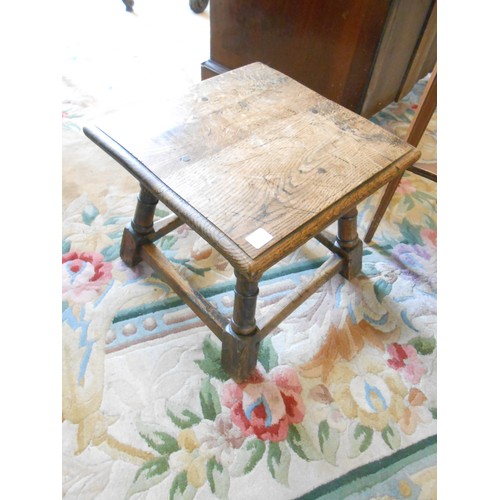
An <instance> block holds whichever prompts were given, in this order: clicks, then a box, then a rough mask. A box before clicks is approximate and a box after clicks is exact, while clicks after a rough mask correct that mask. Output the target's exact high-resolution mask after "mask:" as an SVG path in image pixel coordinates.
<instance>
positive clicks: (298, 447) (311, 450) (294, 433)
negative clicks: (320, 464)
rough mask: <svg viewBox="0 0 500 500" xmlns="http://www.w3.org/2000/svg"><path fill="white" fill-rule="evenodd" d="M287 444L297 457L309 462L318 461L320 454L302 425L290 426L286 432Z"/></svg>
mask: <svg viewBox="0 0 500 500" xmlns="http://www.w3.org/2000/svg"><path fill="white" fill-rule="evenodd" d="M288 444H289V445H290V448H292V450H293V451H294V452H295V453H297V455H298V456H299V457H300V458H302V459H304V460H307V461H308V462H310V461H311V460H320V459H321V458H322V456H321V454H320V453H319V452H318V450H317V449H316V448H315V447H314V445H313V442H312V440H311V437H310V436H309V434H308V433H307V431H306V429H305V428H304V426H303V425H301V424H298V425H291V426H290V429H289V431H288Z"/></svg>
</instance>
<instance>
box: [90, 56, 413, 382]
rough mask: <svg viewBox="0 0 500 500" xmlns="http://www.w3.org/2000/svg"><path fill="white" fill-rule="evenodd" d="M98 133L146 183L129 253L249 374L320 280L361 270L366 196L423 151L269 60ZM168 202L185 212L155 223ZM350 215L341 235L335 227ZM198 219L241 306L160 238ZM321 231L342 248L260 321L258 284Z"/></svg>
mask: <svg viewBox="0 0 500 500" xmlns="http://www.w3.org/2000/svg"><path fill="white" fill-rule="evenodd" d="M84 132H85V134H86V135H87V136H88V137H89V138H90V139H91V140H92V141H94V142H95V143H96V144H97V145H98V146H99V147H101V148H102V149H103V150H104V151H106V152H107V153H108V154H109V155H111V156H112V157H113V158H114V159H115V160H116V161H117V162H118V163H120V164H121V165H122V166H123V167H124V168H125V169H126V170H128V172H130V173H131V174H132V175H133V176H134V177H135V178H136V179H137V180H138V181H139V183H140V186H141V189H140V193H139V196H138V201H137V207H136V211H135V215H134V218H133V220H132V222H131V224H130V225H129V226H128V227H127V228H126V229H125V231H124V233H123V239H122V247H121V257H122V259H123V260H124V262H125V263H126V264H127V265H129V266H134V265H136V264H137V263H138V262H140V261H141V260H144V261H145V262H147V263H148V264H149V265H150V266H151V267H152V268H153V269H154V270H155V271H156V272H157V274H159V275H160V276H161V277H163V279H164V280H165V281H166V282H167V283H168V284H169V285H170V286H171V288H172V289H173V290H174V291H175V292H176V293H177V294H178V295H179V296H180V297H181V298H182V299H183V300H184V301H185V302H186V303H187V304H188V305H189V306H190V307H191V308H192V309H193V311H194V312H195V313H196V314H197V315H198V316H199V317H200V318H201V319H202V320H203V321H204V322H205V324H206V325H207V326H208V327H209V328H210V330H211V331H212V332H213V333H215V335H217V336H218V337H219V339H220V340H221V341H222V366H223V367H224V369H225V370H226V372H227V373H228V374H229V375H230V376H231V377H233V379H235V380H236V381H242V380H244V379H246V378H247V377H248V376H249V374H250V373H251V372H252V370H253V369H254V368H255V366H256V362H257V354H258V349H259V342H260V341H261V340H262V339H263V338H264V337H265V336H266V335H267V334H269V333H270V332H271V331H272V330H273V329H274V328H275V327H276V326H277V325H278V324H279V323H280V322H281V321H282V320H283V319H284V318H285V317H286V316H288V315H289V314H290V313H291V312H292V311H293V310H295V309H296V307H298V305H300V304H301V303H302V302H303V301H304V300H305V299H306V298H307V297H308V296H309V295H311V294H312V293H313V292H314V291H315V290H316V289H317V288H318V287H319V286H321V285H322V284H323V283H324V282H326V281H327V280H328V279H329V278H331V277H332V276H333V275H334V274H336V273H338V272H340V273H341V274H342V275H343V276H344V277H346V278H348V279H351V278H353V277H354V276H355V275H356V274H357V273H358V272H359V271H360V270H361V255H362V242H361V240H360V239H359V238H358V234H357V229H356V218H357V210H356V205H357V204H358V203H360V202H361V201H362V200H363V199H365V198H366V197H368V196H369V195H371V194H373V193H374V192H375V191H377V190H378V189H379V188H380V187H382V186H383V185H385V184H387V183H388V182H390V181H391V180H392V179H394V178H396V177H399V176H400V174H401V172H403V171H404V170H405V169H406V168H407V167H408V166H410V165H412V164H413V163H414V162H415V161H416V160H417V159H418V157H419V156H420V153H419V152H418V151H417V150H416V149H415V148H413V147H412V146H410V145H408V144H406V143H405V142H404V141H402V140H400V139H398V138H397V137H395V136H393V135H392V134H390V133H388V132H387V131H385V130H383V129H382V128H380V127H379V126H377V125H375V124H373V123H371V122H369V121H368V120H366V119H364V118H362V117H360V116H358V115H356V114H355V113H352V112H350V111H349V110H347V109H345V108H343V107H342V106H339V105H337V104H335V103H333V102H331V101H329V100H328V99H325V98H324V97H322V96H320V95H319V94H317V93H316V92H314V91H312V90H309V89H307V88H306V87H304V86H303V85H301V84H300V83H298V82H296V81H294V80H292V79H291V78H289V77H287V76H285V75H284V74H282V73H280V72H278V71H275V70H273V69H271V68H269V67H268V66H265V65H263V64H260V63H255V64H251V65H249V66H246V67H243V68H240V69H237V70H234V71H230V72H227V73H224V74H223V75H220V76H217V77H214V78H210V79H209V80H206V81H204V82H201V83H200V84H198V85H195V86H194V87H192V88H191V89H189V92H188V94H187V95H186V96H185V98H183V99H182V100H180V101H178V102H176V103H173V104H170V105H168V106H164V107H162V106H161V104H159V103H157V102H155V103H154V104H153V105H152V106H151V108H150V109H148V108H147V107H146V106H141V107H140V108H139V109H138V110H137V112H136V113H133V112H128V113H127V112H122V113H119V114H118V115H117V116H115V117H114V118H113V119H108V120H107V121H106V122H105V121H103V124H102V125H100V126H99V127H96V126H91V127H86V128H85V129H84ZM158 201H161V202H162V203H163V204H165V205H166V206H167V207H168V208H169V209H170V210H171V211H172V212H173V214H172V215H171V216H169V217H166V218H165V219H163V220H160V221H157V222H154V213H155V207H156V205H157V203H158ZM337 220H338V231H337V236H336V237H335V236H334V235H332V234H330V233H329V232H327V231H325V229H326V228H327V227H328V226H330V225H331V224H332V223H333V222H335V221H337ZM183 223H185V224H187V225H188V226H190V227H191V228H192V229H193V230H194V231H196V232H197V233H198V234H199V235H200V236H201V237H203V238H204V239H205V240H206V241H207V242H208V243H210V244H211V245H212V246H213V247H214V248H215V249H217V250H218V251H219V252H220V253H221V254H222V255H223V256H224V257H225V258H226V259H227V260H228V261H229V263H230V264H231V265H232V266H233V268H234V271H235V275H236V286H235V301H234V309H233V314H232V318H230V319H227V318H225V317H224V316H222V315H221V314H220V312H219V311H218V310H217V309H215V307H214V306H213V305H212V304H210V302H208V300H206V299H205V298H204V297H203V296H202V295H201V294H200V293H199V292H198V291H196V290H194V289H192V288H191V286H190V285H189V283H188V282H187V280H186V279H184V278H183V277H182V276H181V275H180V274H179V272H178V271H177V270H176V269H175V267H174V266H173V265H172V264H171V263H170V262H169V261H168V260H167V259H166V258H165V256H164V255H163V254H162V253H161V251H160V250H159V249H158V248H157V247H156V246H155V244H154V242H155V241H156V240H158V239H159V238H161V237H162V236H164V235H166V234H167V233H169V232H170V231H172V230H173V229H175V228H177V227H178V226H180V225H181V224H183ZM313 237H316V238H317V239H318V241H320V242H321V243H322V244H323V245H325V246H326V247H327V248H328V249H329V250H330V251H331V256H330V258H329V259H327V260H326V262H325V263H324V264H323V265H322V266H321V267H320V268H319V269H318V270H317V271H316V273H315V274H314V275H313V276H312V277H311V280H310V281H309V282H308V283H305V284H304V285H303V286H301V287H300V288H299V289H297V290H295V291H294V292H293V293H292V294H291V295H289V296H286V297H285V298H284V299H282V301H280V302H278V304H275V306H273V309H272V311H271V312H269V313H267V314H266V315H265V317H264V318H262V319H261V320H259V321H257V319H256V317H255V312H256V303H257V296H258V292H259V288H258V282H259V279H260V277H261V276H262V274H263V273H264V272H265V271H266V270H267V269H269V268H270V267H271V266H272V265H274V264H275V263H277V262H278V261H280V260H281V259H283V258H284V257H285V256H286V255H288V254H290V253H291V252H293V251H295V250H297V249H298V248H299V247H300V246H301V245H303V244H304V243H306V242H307V241H308V240H310V239H311V238H313Z"/></svg>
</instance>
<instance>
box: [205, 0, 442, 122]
mask: <svg viewBox="0 0 500 500" xmlns="http://www.w3.org/2000/svg"><path fill="white" fill-rule="evenodd" d="M210 31H211V34H210V59H209V60H208V61H206V62H204V63H202V78H208V77H210V76H213V75H215V74H220V73H222V72H224V71H226V70H227V69H234V68H237V67H240V66H244V65H246V64H249V63H252V62H256V61H260V62H263V63H265V64H268V65H269V66H271V67H273V68H276V69H277V70H279V71H282V72H283V73H285V74H287V75H289V76H290V77H292V78H294V79H295V80H297V81H299V82H301V83H303V84H304V85H306V86H307V87H309V88H310V89H312V90H315V91H316V92H318V93H319V94H321V95H323V96H325V97H327V98H329V99H332V100H333V101H335V102H337V103H339V104H341V105H342V106H345V107H347V108H348V109H350V110H352V111H355V112H356V113H359V114H361V115H362V116H365V117H370V116H372V115H374V114H375V113H376V112H377V111H379V110H380V109H382V108H384V107H385V106H386V105H387V104H389V103H391V102H393V101H395V100H398V99H399V98H400V97H403V96H404V95H405V94H406V93H407V92H408V91H409V90H410V89H411V87H412V86H413V85H414V84H415V83H416V82H417V81H418V80H419V79H420V78H423V77H424V76H425V75H426V74H428V73H430V72H431V71H432V68H433V67H434V64H435V62H436V1H435V0H293V1H289V0H211V2H210Z"/></svg>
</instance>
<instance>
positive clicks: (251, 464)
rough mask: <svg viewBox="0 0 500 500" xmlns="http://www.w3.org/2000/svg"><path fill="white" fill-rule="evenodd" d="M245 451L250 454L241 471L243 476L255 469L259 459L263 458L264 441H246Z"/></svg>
mask: <svg viewBox="0 0 500 500" xmlns="http://www.w3.org/2000/svg"><path fill="white" fill-rule="evenodd" d="M245 449H246V450H247V451H249V452H250V458H249V460H248V462H247V464H246V465H245V468H244V469H243V474H248V473H249V472H251V471H252V470H253V469H254V468H255V466H256V465H257V464H258V462H259V461H260V459H261V458H262V457H263V456H264V452H265V451H266V445H265V443H264V441H261V440H260V439H252V440H251V441H247V443H246V445H245Z"/></svg>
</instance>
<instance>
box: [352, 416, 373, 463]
mask: <svg viewBox="0 0 500 500" xmlns="http://www.w3.org/2000/svg"><path fill="white" fill-rule="evenodd" d="M372 440H373V429H372V428H371V427H367V426H365V425H361V424H357V425H355V427H354V431H353V432H352V439H351V440H350V445H351V447H350V452H349V456H350V458H355V457H357V456H358V455H360V454H361V453H363V452H365V451H366V450H367V449H368V448H369V447H370V445H371V444H372Z"/></svg>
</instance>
